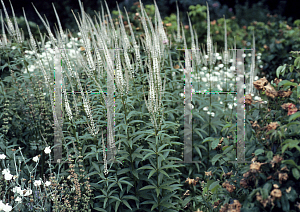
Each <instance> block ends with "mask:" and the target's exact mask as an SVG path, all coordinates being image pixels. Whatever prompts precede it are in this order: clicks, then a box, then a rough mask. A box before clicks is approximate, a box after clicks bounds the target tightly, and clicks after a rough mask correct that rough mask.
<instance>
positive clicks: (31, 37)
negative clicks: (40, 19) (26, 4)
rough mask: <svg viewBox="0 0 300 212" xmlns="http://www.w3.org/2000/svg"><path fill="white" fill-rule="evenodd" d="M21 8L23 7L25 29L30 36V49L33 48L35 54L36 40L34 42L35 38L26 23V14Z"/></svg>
mask: <svg viewBox="0 0 300 212" xmlns="http://www.w3.org/2000/svg"><path fill="white" fill-rule="evenodd" d="M22 9H23V14H24V19H25V23H26V26H27V29H28V33H29V37H30V44H31V50H33V52H34V53H35V54H37V45H36V42H35V40H34V38H33V36H32V33H31V30H30V27H29V24H28V21H27V18H26V15H25V11H24V8H22Z"/></svg>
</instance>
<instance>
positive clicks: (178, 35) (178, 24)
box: [176, 1, 181, 42]
mask: <svg viewBox="0 0 300 212" xmlns="http://www.w3.org/2000/svg"><path fill="white" fill-rule="evenodd" d="M176 9H177V42H180V41H181V39H180V23H179V9H178V2H177V1H176Z"/></svg>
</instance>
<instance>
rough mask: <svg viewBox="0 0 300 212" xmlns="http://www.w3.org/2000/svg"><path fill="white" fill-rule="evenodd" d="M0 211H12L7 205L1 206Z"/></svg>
mask: <svg viewBox="0 0 300 212" xmlns="http://www.w3.org/2000/svg"><path fill="white" fill-rule="evenodd" d="M2 210H3V211H4V212H9V211H11V210H12V206H10V205H9V204H8V203H6V205H3V208H2Z"/></svg>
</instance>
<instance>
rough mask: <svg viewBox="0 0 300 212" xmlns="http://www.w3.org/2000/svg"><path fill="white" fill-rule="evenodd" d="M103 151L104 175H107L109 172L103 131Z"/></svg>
mask: <svg viewBox="0 0 300 212" xmlns="http://www.w3.org/2000/svg"><path fill="white" fill-rule="evenodd" d="M102 149H103V161H104V174H105V175H107V174H108V170H107V161H106V153H105V150H106V148H105V144H104V138H103V130H102Z"/></svg>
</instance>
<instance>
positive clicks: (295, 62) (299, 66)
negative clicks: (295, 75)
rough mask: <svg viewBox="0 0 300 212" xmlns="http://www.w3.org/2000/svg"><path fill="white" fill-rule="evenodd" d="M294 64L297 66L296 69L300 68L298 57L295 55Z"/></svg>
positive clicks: (299, 58)
mask: <svg viewBox="0 0 300 212" xmlns="http://www.w3.org/2000/svg"><path fill="white" fill-rule="evenodd" d="M294 66H296V67H297V69H299V68H300V57H297V58H296V60H295V61H294Z"/></svg>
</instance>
